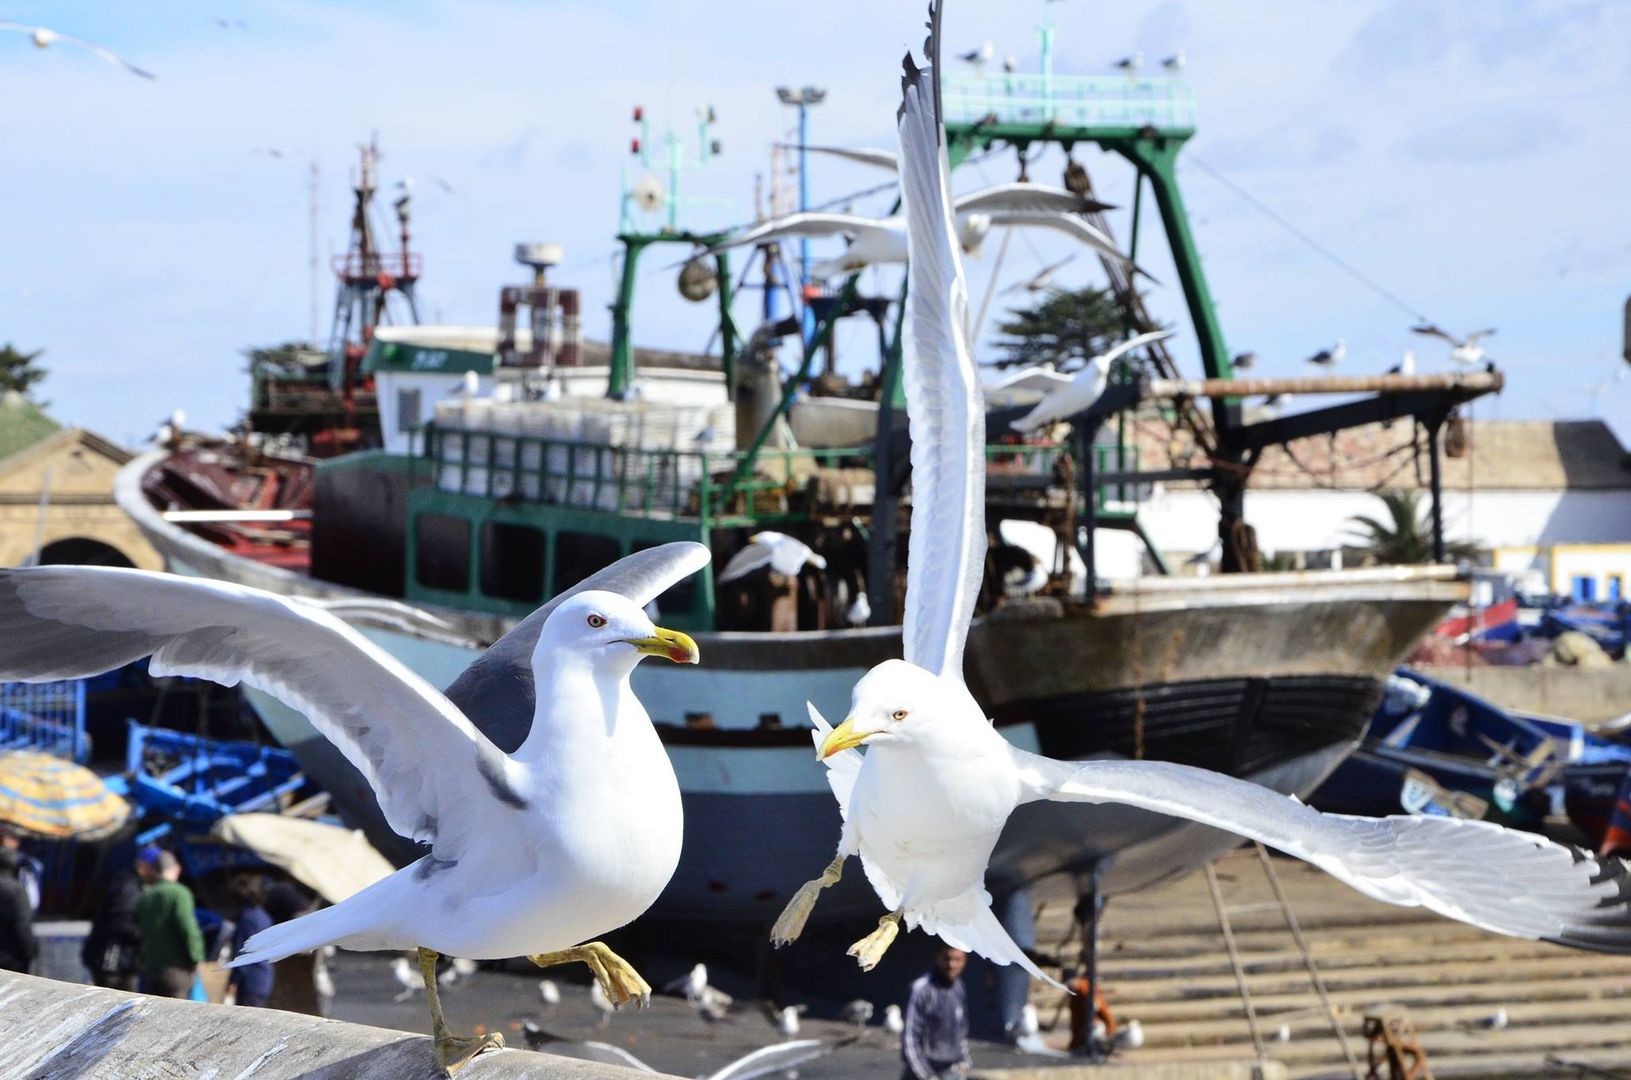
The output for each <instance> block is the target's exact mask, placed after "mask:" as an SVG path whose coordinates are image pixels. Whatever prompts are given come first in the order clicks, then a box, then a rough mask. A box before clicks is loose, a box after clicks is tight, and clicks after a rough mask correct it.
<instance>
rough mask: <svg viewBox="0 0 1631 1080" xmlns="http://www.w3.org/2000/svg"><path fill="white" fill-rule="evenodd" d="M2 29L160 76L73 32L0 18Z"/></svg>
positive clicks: (143, 74) (134, 72)
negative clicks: (77, 49)
mask: <svg viewBox="0 0 1631 1080" xmlns="http://www.w3.org/2000/svg"><path fill="white" fill-rule="evenodd" d="M0 30H15V31H18V32H19V33H25V34H28V35H30V36H32V37H33V38H34V43H35V44H36V45H39V46H41V47H42V48H43V47H44V46H46V45H54V44H56V43H57V42H59V41H61V42H63V43H65V44H68V45H73V46H76V47H78V48H81V49H84V50H85V51H86V52H88V53H91V54H92V55H93V56H97V57H100V58H101V59H103V60H106V61H107V62H108V63H110V64H112V65H114V66H115V67H122V68H124V69H125V70H126V71H128V72H130V73H131V74H132V75H139V76H141V77H142V78H144V79H156V78H158V76H157V75H154V74H153V73H152V72H151V71H147V70H145V69H144V68H139V67H137V66H136V65H135V64H132V63H131V62H130V61H129V60H126V59H125V58H124V57H122V56H120V55H119V54H118V53H116V52H114V51H112V50H111V49H104V48H103V47H102V46H100V45H98V44H97V43H96V42H94V41H86V40H85V39H84V38H82V37H75V36H74V35H73V34H64V33H63V32H62V31H60V30H51V29H48V28H46V27H43V26H29V25H28V24H27V23H20V22H14V21H13V20H11V19H0Z"/></svg>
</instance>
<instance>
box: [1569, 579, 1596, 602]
mask: <svg viewBox="0 0 1631 1080" xmlns="http://www.w3.org/2000/svg"><path fill="white" fill-rule="evenodd" d="M1569 594H1570V596H1572V597H1573V598H1574V601H1575V603H1577V604H1589V603H1592V602H1593V601H1594V600H1596V599H1597V579H1596V578H1594V577H1592V576H1591V575H1590V574H1576V575H1574V578H1573V581H1572V583H1571V587H1570V589H1569Z"/></svg>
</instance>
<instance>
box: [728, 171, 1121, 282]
mask: <svg viewBox="0 0 1631 1080" xmlns="http://www.w3.org/2000/svg"><path fill="white" fill-rule="evenodd" d="M1104 209H1113V207H1109V206H1108V205H1107V204H1105V203H1100V202H1098V201H1096V200H1093V199H1087V198H1083V197H1082V196H1080V195H1077V194H1076V193H1074V192H1071V191H1066V190H1065V189H1064V188H1054V187H1047V186H1045V185H1042V184H1021V183H1011V184H998V185H996V186H995V187H990V188H985V189H983V190H980V191H975V192H971V193H969V194H967V195H962V196H959V197H958V198H957V200H956V202H955V206H954V213H955V215H956V222H957V230H958V241H959V243H960V245H961V248H962V250H963V251H964V252H965V253H967V254H969V255H977V254H978V253H979V251H980V247H981V245H982V244H983V243H984V242H985V238H986V236H987V235H988V234H989V233H990V232H991V230H992V229H993V228H996V227H998V226H1005V227H1036V228H1047V229H1052V230H1054V231H1055V232H1062V233H1064V234H1066V235H1067V236H1070V237H1072V238H1074V239H1076V240H1078V241H1080V242H1081V243H1084V244H1086V245H1088V246H1089V247H1091V248H1093V249H1095V250H1096V251H1099V252H1100V253H1102V254H1104V255H1106V256H1108V257H1109V258H1111V259H1113V260H1115V261H1116V262H1118V263H1120V264H1122V265H1123V266H1125V267H1127V268H1128V269H1129V270H1130V271H1132V272H1134V273H1139V274H1143V275H1144V276H1145V277H1149V276H1150V275H1149V274H1148V273H1145V271H1144V270H1143V269H1142V268H1140V267H1138V266H1137V265H1135V264H1134V263H1133V262H1132V260H1131V259H1129V258H1128V257H1127V256H1126V255H1125V254H1123V253H1122V252H1121V250H1120V249H1118V248H1117V247H1116V246H1115V243H1114V242H1113V241H1111V239H1110V238H1109V237H1108V236H1106V235H1105V234H1104V233H1103V232H1102V231H1100V230H1099V229H1098V228H1097V227H1095V226H1094V225H1093V224H1091V223H1090V222H1088V221H1087V220H1086V219H1085V218H1083V217H1082V216H1081V215H1082V214H1084V213H1090V212H1092V211H1096V210H1104ZM827 236H847V237H849V238H850V244H849V247H847V248H845V249H844V252H843V254H841V255H839V256H838V257H836V258H833V259H827V260H824V261H823V262H821V263H818V264H817V265H816V266H814V267H812V268H811V272H812V273H813V274H814V275H815V276H816V277H833V276H836V275H838V274H846V273H853V272H855V271H857V270H861V269H864V268H866V267H868V266H874V265H878V264H881V263H902V262H905V261H906V250H907V249H906V219H905V217H903V216H902V215H900V214H895V215H893V216H891V217H887V218H869V217H862V216H860V215H858V214H841V213H831V212H827V211H819V210H804V211H799V212H798V213H794V214H788V215H786V216H784V217H779V218H772V219H771V220H769V221H766V222H762V223H760V224H758V225H755V226H753V227H752V228H750V229H746V230H744V231H743V232H741V233H738V234H737V235H735V236H733V237H731V238H729V239H728V240H725V241H723V242H721V243H719V244H715V245H714V246H713V247H711V248H709V249H708V253H709V254H713V253H714V252H719V251H726V250H729V249H730V248H737V247H749V246H753V245H757V244H763V243H767V242H769V241H771V240H779V239H783V238H786V237H811V238H819V237H827Z"/></svg>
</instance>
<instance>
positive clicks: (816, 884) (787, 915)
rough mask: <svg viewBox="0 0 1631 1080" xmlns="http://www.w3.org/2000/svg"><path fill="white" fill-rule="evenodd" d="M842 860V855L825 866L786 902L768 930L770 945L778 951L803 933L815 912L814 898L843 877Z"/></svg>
mask: <svg viewBox="0 0 1631 1080" xmlns="http://www.w3.org/2000/svg"><path fill="white" fill-rule="evenodd" d="M844 858H845V856H843V855H840V856H838V858H836V859H834V860H833V861H832V862H830V863H828V864H827V869H825V870H823V871H822V872H821V876H820V877H818V878H816V879H815V880H813V881H806V882H805V883H804V884H803V885H800V886H799V891H798V892H796V893H794V894H793V899H791V900H789V901H787V906H786V907H784V908H782V913H781V914H780V915H778V916H777V917H776V925H775V926H772V927H771V928H770V943H771V944H772V945H774V946H776V948H778V949H779V948H781V947H782V946H783V945H787V944H791V943H792V942H793V940H794V939H796V938H797V937H798V936H799V935H800V934H802V933H804V924H805V922H807V921H808V920H809V918H810V912H812V911H814V910H815V905H816V898H817V897H819V896H820V895H821V890H822V889H825V888H827V887H828V886H829V885H837V884H838V879H839V877H841V876H842V875H843V873H844Z"/></svg>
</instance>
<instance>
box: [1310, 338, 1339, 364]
mask: <svg viewBox="0 0 1631 1080" xmlns="http://www.w3.org/2000/svg"><path fill="white" fill-rule="evenodd" d="M1347 355H1348V343H1347V342H1346V341H1343V340H1342V339H1341V338H1338V339H1337V343H1336V345H1334V346H1332V347H1331V348H1329V349H1321V350H1320V351H1319V352H1317V353H1315V354H1314V355H1313V356H1310V357H1309V358H1308V362H1309V363H1310V364H1312V365H1313V366H1314V367H1316V368H1319V369H1320V370H1321V371H1331V370H1333V369H1334V368H1335V367H1336V366H1337V365H1338V364H1340V363H1342V361H1343V358H1344V357H1346V356H1347Z"/></svg>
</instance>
